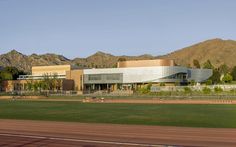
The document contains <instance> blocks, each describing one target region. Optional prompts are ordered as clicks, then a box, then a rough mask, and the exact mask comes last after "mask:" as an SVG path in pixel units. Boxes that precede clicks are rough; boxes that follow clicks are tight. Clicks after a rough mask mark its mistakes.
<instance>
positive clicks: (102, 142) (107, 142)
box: [0, 133, 171, 147]
mask: <svg viewBox="0 0 236 147" xmlns="http://www.w3.org/2000/svg"><path fill="white" fill-rule="evenodd" d="M0 136H6V137H22V138H31V139H48V140H58V141H73V142H84V143H99V144H113V145H128V146H143V147H163V146H165V147H167V146H168V147H171V146H169V145H155V144H142V143H130V142H116V141H102V140H87V139H72V138H60V137H46V136H36V135H23V134H7V133H6V134H4V133H0Z"/></svg>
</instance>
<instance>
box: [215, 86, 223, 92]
mask: <svg viewBox="0 0 236 147" xmlns="http://www.w3.org/2000/svg"><path fill="white" fill-rule="evenodd" d="M214 91H215V92H217V93H220V92H223V89H222V88H221V87H215V88H214Z"/></svg>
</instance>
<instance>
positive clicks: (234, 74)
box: [231, 66, 236, 81]
mask: <svg viewBox="0 0 236 147" xmlns="http://www.w3.org/2000/svg"><path fill="white" fill-rule="evenodd" d="M231 75H232V77H233V80H234V81H236V66H234V67H233V70H232V72H231Z"/></svg>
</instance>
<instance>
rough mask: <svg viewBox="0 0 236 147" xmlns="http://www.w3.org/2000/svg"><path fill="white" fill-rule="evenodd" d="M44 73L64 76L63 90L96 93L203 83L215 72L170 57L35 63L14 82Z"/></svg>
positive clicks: (40, 75) (39, 76)
mask: <svg viewBox="0 0 236 147" xmlns="http://www.w3.org/2000/svg"><path fill="white" fill-rule="evenodd" d="M45 75H49V77H53V75H57V77H58V78H60V79H62V80H63V84H62V87H61V88H60V89H61V90H75V91H81V92H87V91H89V92H93V91H101V90H106V91H116V90H135V89H137V88H138V87H141V86H143V85H145V84H149V83H152V84H160V83H166V84H172V85H173V84H176V83H179V84H182V85H184V84H187V83H188V82H190V81H195V82H198V83H202V82H204V81H206V80H207V79H208V78H209V77H210V76H211V75H212V70H211V69H192V68H187V67H183V66H176V65H175V63H174V60H167V59H156V60H135V61H120V62H118V63H117V68H101V69H97V68H93V69H73V68H71V66H70V65H57V66H34V67H32V74H31V75H22V76H20V77H19V79H18V81H15V82H16V83H18V85H19V83H26V81H27V80H28V81H29V80H31V81H32V80H41V79H43V78H44V76H45ZM19 81H22V82H19ZM13 83H14V82H13ZM23 85H24V84H23ZM13 89H16V88H13ZM20 89H25V87H21V88H20Z"/></svg>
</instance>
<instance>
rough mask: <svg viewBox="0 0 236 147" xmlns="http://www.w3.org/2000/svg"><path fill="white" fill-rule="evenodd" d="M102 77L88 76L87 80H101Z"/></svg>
mask: <svg viewBox="0 0 236 147" xmlns="http://www.w3.org/2000/svg"><path fill="white" fill-rule="evenodd" d="M101 79H102V76H101V75H89V77H88V80H90V81H92V80H101Z"/></svg>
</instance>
